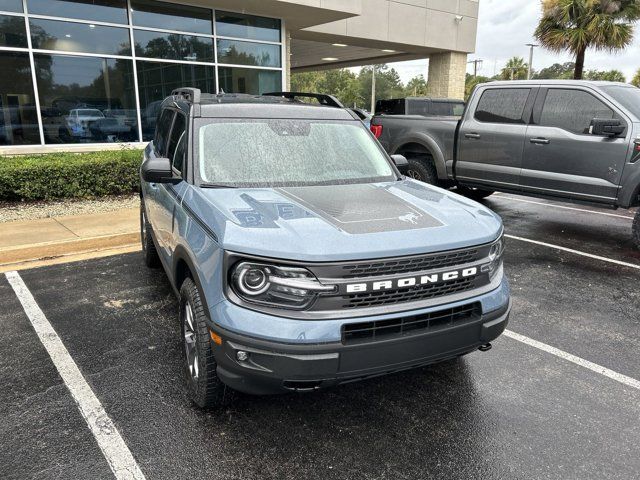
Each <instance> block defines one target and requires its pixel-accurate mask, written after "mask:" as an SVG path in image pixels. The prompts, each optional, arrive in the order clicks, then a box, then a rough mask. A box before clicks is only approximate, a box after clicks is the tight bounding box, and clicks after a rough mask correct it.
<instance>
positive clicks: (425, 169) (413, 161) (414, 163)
mask: <svg viewBox="0 0 640 480" xmlns="http://www.w3.org/2000/svg"><path fill="white" fill-rule="evenodd" d="M407 162H409V165H407V169H406V174H407V177H409V178H413V179H414V180H418V181H420V182H425V183H429V184H431V185H438V171H437V170H436V166H435V165H434V163H433V160H432V159H431V158H430V157H426V156H425V157H411V158H407Z"/></svg>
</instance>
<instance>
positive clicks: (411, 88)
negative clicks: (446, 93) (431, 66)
mask: <svg viewBox="0 0 640 480" xmlns="http://www.w3.org/2000/svg"><path fill="white" fill-rule="evenodd" d="M405 95H406V96H407V97H424V96H426V95H427V81H426V80H425V79H424V75H422V74H420V75H418V76H417V77H413V78H412V79H411V80H409V82H407V86H406V88H405Z"/></svg>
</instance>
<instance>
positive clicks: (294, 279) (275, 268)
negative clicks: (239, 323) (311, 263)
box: [230, 262, 337, 310]
mask: <svg viewBox="0 0 640 480" xmlns="http://www.w3.org/2000/svg"><path fill="white" fill-rule="evenodd" d="M230 277H231V278H230V280H231V281H230V283H231V288H232V289H233V291H234V293H235V294H236V295H238V297H240V298H241V299H242V300H244V301H246V302H249V303H255V304H259V305H265V306H270V307H274V308H288V309H294V310H301V309H304V308H306V307H308V306H309V305H311V303H313V301H314V300H315V299H316V297H317V296H318V295H321V294H323V293H333V292H335V291H336V290H337V287H336V286H335V285H323V284H321V283H320V282H319V281H318V279H317V278H316V277H315V276H314V275H313V274H312V273H311V272H310V271H309V270H307V269H305V268H297V267H285V266H280V265H271V264H264V263H253V262H239V263H237V264H236V265H235V266H234V267H233V268H232V271H231V275H230Z"/></svg>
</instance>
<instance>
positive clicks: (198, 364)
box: [180, 278, 226, 408]
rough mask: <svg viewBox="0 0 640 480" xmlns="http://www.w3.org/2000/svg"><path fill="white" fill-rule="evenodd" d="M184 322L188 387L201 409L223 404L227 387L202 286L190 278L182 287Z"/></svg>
mask: <svg viewBox="0 0 640 480" xmlns="http://www.w3.org/2000/svg"><path fill="white" fill-rule="evenodd" d="M180 324H181V326H182V342H183V352H184V367H185V374H186V377H187V389H188V391H189V396H190V397H191V400H192V401H193V402H194V403H195V404H196V405H198V406H199V407H200V408H212V407H217V406H221V405H223V400H224V394H225V390H226V387H225V385H224V384H223V383H222V382H221V381H220V379H219V378H218V375H217V373H216V367H217V363H216V360H215V358H214V356H213V351H212V347H211V339H210V337H209V327H208V326H207V320H206V313H205V310H204V306H203V305H202V301H201V299H200V292H199V291H198V287H197V286H196V284H195V283H194V282H193V280H191V279H190V278H187V279H186V280H185V281H184V282H183V283H182V287H181V288H180Z"/></svg>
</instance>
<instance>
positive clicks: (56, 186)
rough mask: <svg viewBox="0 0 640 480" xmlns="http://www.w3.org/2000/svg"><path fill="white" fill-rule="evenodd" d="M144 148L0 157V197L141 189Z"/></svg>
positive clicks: (64, 195) (33, 197)
mask: <svg viewBox="0 0 640 480" xmlns="http://www.w3.org/2000/svg"><path fill="white" fill-rule="evenodd" d="M141 162H142V151H140V150H133V149H122V150H119V151H102V152H91V153H47V154H42V155H24V156H15V157H4V158H0V200H48V199H53V198H91V197H101V196H105V195H118V194H126V193H133V192H136V191H138V190H139V184H140V180H139V174H138V171H139V169H140V164H141Z"/></svg>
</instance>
